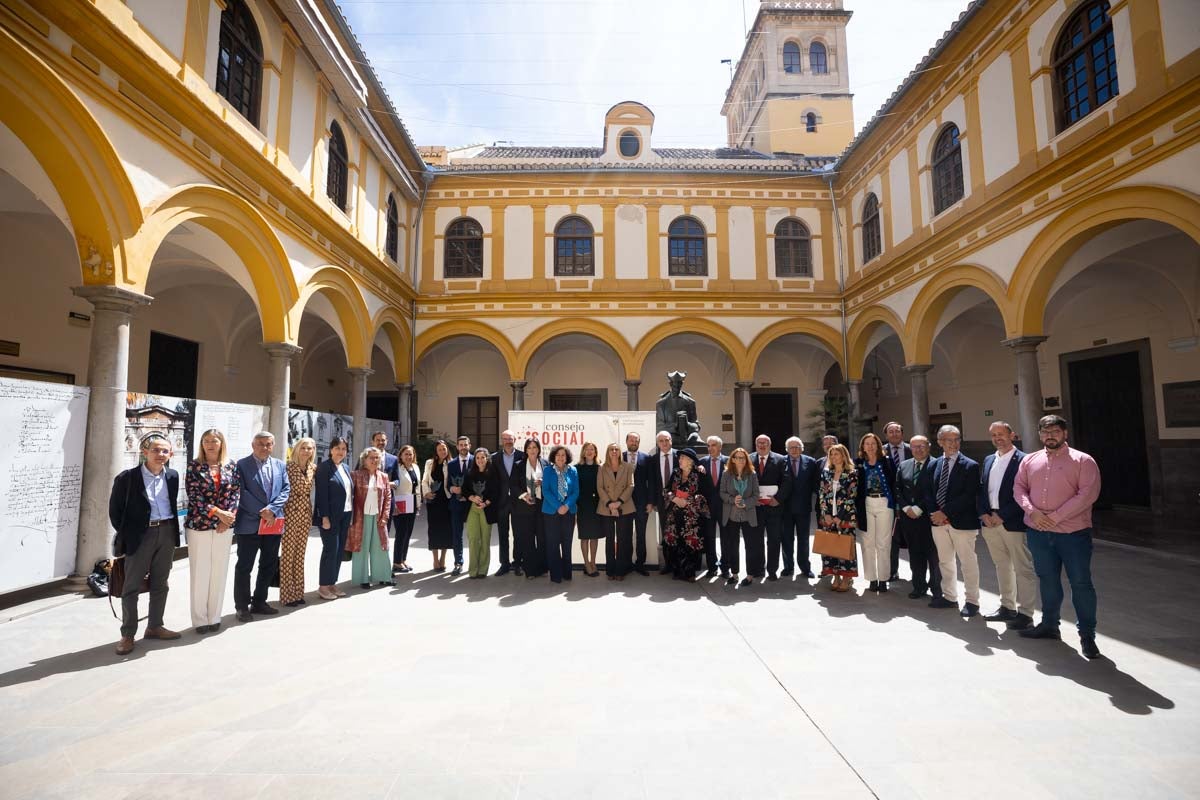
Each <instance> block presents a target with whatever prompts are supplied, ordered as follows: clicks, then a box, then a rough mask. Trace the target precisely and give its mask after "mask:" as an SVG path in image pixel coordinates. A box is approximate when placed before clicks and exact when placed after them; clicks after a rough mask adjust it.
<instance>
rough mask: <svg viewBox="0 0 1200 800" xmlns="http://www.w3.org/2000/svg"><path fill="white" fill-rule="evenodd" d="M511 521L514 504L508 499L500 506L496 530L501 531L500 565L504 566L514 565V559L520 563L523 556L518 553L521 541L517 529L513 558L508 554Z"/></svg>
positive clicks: (514, 538) (514, 537)
mask: <svg viewBox="0 0 1200 800" xmlns="http://www.w3.org/2000/svg"><path fill="white" fill-rule="evenodd" d="M511 521H512V505H510V503H509V502H507V501H506V502H505V503H504V504H503V505H502V506H500V509H499V510H498V511H497V512H496V530H498V531H499V532H500V566H502V567H510V566H512V562H513V561H514V560H515V561H517V562H518V563H520V561H521V557H520V555H519V554H518V550H517V548H518V546H519V543H518V542H517V536H516V531H514V532H513V546H512V553H513V558H511V559H510V558H509V555H508V552H509V550H508V531H509V528H510V523H511Z"/></svg>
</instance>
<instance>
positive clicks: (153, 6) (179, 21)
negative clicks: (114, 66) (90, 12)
mask: <svg viewBox="0 0 1200 800" xmlns="http://www.w3.org/2000/svg"><path fill="white" fill-rule="evenodd" d="M125 5H126V6H128V7H129V10H130V11H132V12H133V18H134V19H136V20H137V21H138V24H139V25H141V26H142V27H143V28H145V29H146V32H147V33H149V34H150V35H151V36H153V37H154V40H155V41H157V42H158V43H159V44H161V45H162V46H163V48H164V49H165V50H166V51H167V52H168V53H170V54H171V55H172V56H174V57H175V59H176V60H177V61H181V60H183V37H184V30H185V28H186V25H187V0H126V2H125ZM209 26H210V27H212V23H211V22H210V23H209ZM217 27H220V18H219V17H218V18H217ZM212 60H213V61H215V60H216V58H215V56H213V58H212Z"/></svg>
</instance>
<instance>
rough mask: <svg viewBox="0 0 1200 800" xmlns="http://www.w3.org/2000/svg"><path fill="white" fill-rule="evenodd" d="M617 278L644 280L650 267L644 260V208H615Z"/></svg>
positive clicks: (624, 206) (632, 206)
mask: <svg viewBox="0 0 1200 800" xmlns="http://www.w3.org/2000/svg"><path fill="white" fill-rule="evenodd" d="M615 233H616V235H615V239H616V247H617V253H616V261H617V278H634V279H641V280H645V279H646V278H647V277H648V276H647V272H648V271H649V269H650V265H649V263H648V261H647V259H646V207H645V206H641V205H620V206H617V215H616V232H615Z"/></svg>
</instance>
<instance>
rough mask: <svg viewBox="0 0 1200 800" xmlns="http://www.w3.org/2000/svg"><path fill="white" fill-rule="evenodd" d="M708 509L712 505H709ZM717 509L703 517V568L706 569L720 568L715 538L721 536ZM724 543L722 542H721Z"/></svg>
mask: <svg viewBox="0 0 1200 800" xmlns="http://www.w3.org/2000/svg"><path fill="white" fill-rule="evenodd" d="M709 508H710V510H711V508H712V506H709ZM719 514H720V512H719V511H712V512H711V516H708V517H705V518H704V520H703V525H704V568H705V569H708V570H716V569H718V568H720V566H721V562H720V560H719V559H718V558H717V539H719V538H721V521H720V520H719V519H718V515H719ZM722 544H724V542H722Z"/></svg>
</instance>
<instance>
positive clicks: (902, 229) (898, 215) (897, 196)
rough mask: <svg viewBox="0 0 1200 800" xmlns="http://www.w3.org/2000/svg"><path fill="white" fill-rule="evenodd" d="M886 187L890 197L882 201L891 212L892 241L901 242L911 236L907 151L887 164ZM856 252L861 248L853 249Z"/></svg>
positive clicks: (903, 151)
mask: <svg viewBox="0 0 1200 800" xmlns="http://www.w3.org/2000/svg"><path fill="white" fill-rule="evenodd" d="M888 185H889V187H890V188H891V190H892V192H891V194H892V196H891V197H887V198H884V199H883V203H884V205H885V206H886V207H887V209H888V211H890V212H891V217H892V241H893V242H894V243H896V244H899V243H900V242H903V241H904V240H905V239H907V238H908V237H909V236H911V235H912V230H913V224H912V223H913V220H912V212H913V209H912V203H911V202H910V200H909V196H910V195H909V174H908V149H907V148H905V149H902V150H900V152H898V153H897V154H896V156H895V157H894V158H893V159H892V160H891V162H890V163H889V164H888ZM855 249H856V251H857V250H859V249H861V248H855Z"/></svg>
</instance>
